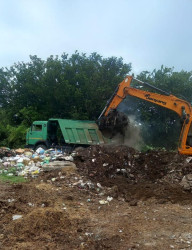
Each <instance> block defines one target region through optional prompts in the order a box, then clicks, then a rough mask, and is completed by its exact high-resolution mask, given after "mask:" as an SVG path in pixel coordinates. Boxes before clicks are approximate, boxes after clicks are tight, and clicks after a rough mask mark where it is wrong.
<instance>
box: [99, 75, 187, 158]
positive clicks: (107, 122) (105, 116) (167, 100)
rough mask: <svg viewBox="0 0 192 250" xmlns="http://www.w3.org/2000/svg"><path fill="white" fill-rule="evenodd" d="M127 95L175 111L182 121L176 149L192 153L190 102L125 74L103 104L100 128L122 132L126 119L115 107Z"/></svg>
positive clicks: (183, 152) (182, 152) (126, 122)
mask: <svg viewBox="0 0 192 250" xmlns="http://www.w3.org/2000/svg"><path fill="white" fill-rule="evenodd" d="M132 80H136V81H137V82H139V84H141V85H145V86H148V87H150V88H153V89H154V90H155V91H158V92H160V93H161V94H158V93H153V92H149V91H144V90H141V89H138V88H134V87H131V82H132ZM128 95H130V96H134V97H137V98H140V99H143V100H145V101H148V102H151V103H154V104H157V105H159V106H162V107H164V108H167V109H170V110H173V111H175V112H176V113H177V114H178V115H179V116H180V118H181V122H182V129H181V134H180V139H179V145H178V151H179V153H180V154H184V155H192V124H191V122H192V107H191V104H190V103H188V102H187V101H185V100H182V99H179V98H177V97H176V96H174V95H171V94H169V93H167V92H165V91H163V90H161V89H159V88H156V87H154V86H153V85H150V84H149V83H146V82H143V81H140V80H138V79H135V78H133V77H132V76H127V77H126V78H125V79H124V80H123V81H122V82H121V83H120V84H119V85H118V87H117V89H116V90H115V92H114V94H113V95H112V97H111V98H110V99H109V101H108V102H107V105H106V106H105V108H104V110H103V111H102V113H101V115H100V116H99V118H98V125H99V128H100V129H101V130H111V132H112V133H111V134H112V135H114V134H115V133H116V132H117V131H118V132H120V133H121V134H124V131H125V128H126V126H127V125H128V119H127V116H126V115H125V114H123V113H120V112H118V111H117V110H116V108H117V107H118V105H119V104H120V103H121V102H122V101H123V100H124V99H125V98H126V96H128ZM113 133H114V134H113Z"/></svg>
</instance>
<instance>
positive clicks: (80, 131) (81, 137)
mask: <svg viewBox="0 0 192 250" xmlns="http://www.w3.org/2000/svg"><path fill="white" fill-rule="evenodd" d="M49 121H50V122H51V121H58V123H59V126H60V129H61V132H62V134H63V137H64V139H65V143H69V144H81V145H96V144H104V143H107V142H108V140H107V139H106V138H105V137H104V136H103V135H102V133H101V131H100V130H99V128H98V126H97V124H96V123H95V122H94V121H81V120H68V119H49Z"/></svg>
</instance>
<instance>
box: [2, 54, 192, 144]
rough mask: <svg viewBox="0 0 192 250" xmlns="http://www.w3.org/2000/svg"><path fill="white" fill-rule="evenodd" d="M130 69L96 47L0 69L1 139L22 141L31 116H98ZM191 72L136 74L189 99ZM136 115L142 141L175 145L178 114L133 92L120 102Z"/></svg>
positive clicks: (177, 130) (85, 117)
mask: <svg viewBox="0 0 192 250" xmlns="http://www.w3.org/2000/svg"><path fill="white" fill-rule="evenodd" d="M130 72H131V64H126V63H124V62H123V59H122V58H116V57H109V58H103V57H102V56H100V55H99V54H97V53H92V54H91V55H89V56H87V55H86V54H79V53H78V52H77V51H76V52H75V53H74V54H72V55H71V56H68V55H67V54H63V55H61V57H58V56H56V57H54V56H50V57H49V58H48V59H47V60H42V59H40V58H38V57H37V56H30V61H29V62H28V63H24V62H19V63H15V64H14V65H13V66H12V67H10V68H1V69H0V107H1V108H0V118H1V124H0V141H1V145H4V146H10V147H17V146H20V145H22V144H24V143H25V132H26V128H27V127H28V126H30V124H31V122H32V121H34V120H47V119H48V118H50V117H55V118H71V119H89V120H95V119H97V118H98V116H99V114H100V113H101V111H102V109H103V108H104V106H105V104H106V101H107V100H108V99H109V97H110V96H111V95H112V93H113V92H114V90H115V88H116V86H117V84H118V83H119V82H121V81H122V79H123V78H124V77H125V76H126V75H127V74H130ZM191 76H192V72H185V71H181V72H174V70H173V69H171V68H166V67H161V69H159V70H154V71H153V72H146V71H144V72H141V73H140V74H139V75H138V76H137V78H139V79H141V80H144V81H147V82H149V83H151V84H153V85H155V86H157V87H159V88H161V89H164V90H166V91H168V92H171V93H173V94H174V95H176V96H178V97H181V98H182V99H183V97H182V96H185V97H186V98H187V100H188V101H191V100H192V96H191V95H192V91H191V88H192V80H191V79H192V78H191ZM119 108H120V109H122V110H124V111H125V112H127V113H128V114H132V115H134V116H135V118H136V120H137V121H139V122H140V123H141V124H142V126H141V128H142V135H143V137H144V141H145V143H147V144H148V145H153V146H161V147H162V146H166V147H168V148H175V147H176V144H177V140H178V136H179V131H180V124H179V118H178V117H177V115H176V114H174V113H173V112H171V111H169V110H165V109H163V108H160V107H158V106H156V105H152V104H150V103H148V102H144V101H141V100H138V99H135V98H131V97H127V99H126V100H125V101H124V103H122V104H121V105H120V107H119Z"/></svg>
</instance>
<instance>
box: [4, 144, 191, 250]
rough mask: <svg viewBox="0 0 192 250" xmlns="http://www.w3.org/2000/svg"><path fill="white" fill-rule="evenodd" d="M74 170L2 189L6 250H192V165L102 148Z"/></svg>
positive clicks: (163, 155) (87, 152)
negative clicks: (189, 181) (190, 183)
mask: <svg viewBox="0 0 192 250" xmlns="http://www.w3.org/2000/svg"><path fill="white" fill-rule="evenodd" d="M74 162H75V164H76V166H77V169H75V167H74V166H72V167H68V168H65V169H62V170H55V171H50V172H47V173H42V174H41V175H40V176H39V177H38V178H37V179H33V180H30V181H29V182H28V183H22V184H8V183H0V222H1V223H0V244H1V245H0V249H192V194H191V190H190V188H183V186H182V185H181V181H182V179H183V177H184V176H189V177H190V173H191V172H192V163H190V158H187V157H182V156H179V155H178V154H177V153H168V152H149V153H145V154H144V153H138V152H136V151H134V150H133V149H131V148H127V147H125V146H121V147H120V146H118V147H114V146H113V147H99V146H98V147H92V148H88V149H83V150H79V151H78V154H77V155H76V157H75V161H74ZM112 198H113V199H112ZM103 203H104V204H103ZM14 215H21V216H22V217H21V218H19V219H16V220H13V216H14Z"/></svg>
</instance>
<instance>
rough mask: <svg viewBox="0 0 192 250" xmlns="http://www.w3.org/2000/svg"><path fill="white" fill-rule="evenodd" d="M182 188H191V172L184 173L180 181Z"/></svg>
mask: <svg viewBox="0 0 192 250" xmlns="http://www.w3.org/2000/svg"><path fill="white" fill-rule="evenodd" d="M180 185H181V186H182V187H183V189H184V190H192V174H188V175H185V176H184V177H183V179H182V181H181V182H180Z"/></svg>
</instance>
